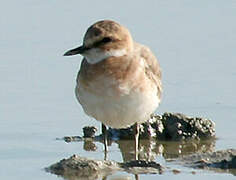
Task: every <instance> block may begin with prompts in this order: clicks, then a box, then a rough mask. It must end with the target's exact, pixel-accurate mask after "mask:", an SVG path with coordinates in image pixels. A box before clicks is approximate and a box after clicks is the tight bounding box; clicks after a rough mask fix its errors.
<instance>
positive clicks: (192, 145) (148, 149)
mask: <svg viewBox="0 0 236 180" xmlns="http://www.w3.org/2000/svg"><path fill="white" fill-rule="evenodd" d="M112 143H117V144H118V147H119V149H120V152H121V154H122V157H123V161H124V162H126V161H131V160H134V151H135V149H134V141H133V140H118V141H114V142H111V141H110V142H109V145H111V144H112ZM96 149H97V147H96V144H95V143H94V142H93V141H84V150H86V151H95V150H96ZM214 150H215V139H211V140H204V141H203V140H202V141H181V142H173V141H157V140H155V139H147V140H140V144H139V159H140V160H146V161H155V159H156V157H157V156H160V155H161V156H163V157H164V158H165V160H172V159H175V158H178V157H181V156H183V155H189V154H193V153H205V152H213V151H214Z"/></svg>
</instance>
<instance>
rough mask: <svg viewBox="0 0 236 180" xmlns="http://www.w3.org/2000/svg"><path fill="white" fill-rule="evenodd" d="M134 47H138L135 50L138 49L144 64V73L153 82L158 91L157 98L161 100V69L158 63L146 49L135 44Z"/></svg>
mask: <svg viewBox="0 0 236 180" xmlns="http://www.w3.org/2000/svg"><path fill="white" fill-rule="evenodd" d="M135 45H136V46H137V47H139V48H137V49H139V52H140V56H141V57H142V58H143V60H144V61H145V62H146V64H145V73H146V74H147V76H148V77H149V78H150V79H151V80H153V81H154V82H155V84H156V86H157V89H158V97H159V98H161V94H162V83H161V68H160V65H159V62H158V61H157V59H156V57H155V56H154V54H153V53H152V52H151V50H150V49H149V48H148V47H146V46H144V45H140V44H138V43H136V44H135Z"/></svg>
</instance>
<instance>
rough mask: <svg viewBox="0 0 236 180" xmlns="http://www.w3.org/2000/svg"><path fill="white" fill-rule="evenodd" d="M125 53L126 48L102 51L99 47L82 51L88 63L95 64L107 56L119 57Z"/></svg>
mask: <svg viewBox="0 0 236 180" xmlns="http://www.w3.org/2000/svg"><path fill="white" fill-rule="evenodd" d="M125 54H126V49H117V50H110V51H104V50H101V49H100V48H92V49H90V50H88V51H86V53H84V54H83V56H84V57H85V58H86V60H87V61H88V63H90V64H96V63H98V62H100V61H102V60H104V59H106V58H108V57H120V56H124V55H125Z"/></svg>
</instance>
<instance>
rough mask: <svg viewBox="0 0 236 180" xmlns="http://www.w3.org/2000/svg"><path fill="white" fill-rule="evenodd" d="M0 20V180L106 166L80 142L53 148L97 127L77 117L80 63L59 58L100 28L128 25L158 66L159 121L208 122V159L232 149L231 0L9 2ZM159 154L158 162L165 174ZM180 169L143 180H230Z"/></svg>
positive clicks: (114, 152) (113, 150) (235, 41)
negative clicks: (166, 115) (81, 162)
mask: <svg viewBox="0 0 236 180" xmlns="http://www.w3.org/2000/svg"><path fill="white" fill-rule="evenodd" d="M0 12H1V16H0V27H1V28H0V32H1V33H0V39H1V40H0V45H1V48H0V58H1V61H0V82H1V84H0V87H1V88H0V99H1V103H0V112H1V115H0V119H1V121H0V137H1V141H0V164H1V167H2V168H1V170H0V176H1V179H16V178H18V179H54V180H56V179H59V177H57V176H55V175H52V174H49V173H46V172H45V171H44V170H43V168H44V167H46V166H48V165H50V164H52V163H55V162H57V161H59V160H60V159H63V158H66V157H69V156H71V155H72V154H79V155H81V156H85V157H92V158H97V159H102V158H103V146H102V144H100V143H96V146H97V150H96V151H89V152H88V151H85V150H83V143H69V144H67V143H65V142H63V141H56V140H55V139H56V138H58V137H63V136H68V135H82V127H83V126H85V125H95V126H97V127H99V126H100V124H99V123H98V122H96V121H95V120H91V119H90V118H89V117H87V116H86V115H85V114H84V113H83V111H82V108H81V107H80V105H78V103H77V101H76V99H75V96H74V86H75V77H76V74H77V71H78V69H79V66H80V62H81V61H80V60H81V57H79V56H77V57H76V56H75V57H73V58H69V59H68V58H64V57H63V56H62V54H63V53H64V52H65V51H66V50H68V49H70V48H72V47H76V46H77V45H80V44H81V43H82V37H83V35H84V33H85V30H86V29H87V27H88V26H89V25H91V24H92V23H94V22H95V21H97V20H101V19H113V20H116V21H118V22H120V23H122V24H123V25H125V26H127V27H128V28H129V29H130V31H131V33H132V34H133V37H134V39H135V40H136V41H138V42H141V43H144V44H146V45H148V46H150V48H151V49H152V50H153V52H154V53H155V54H156V56H157V57H158V59H159V61H160V64H161V67H162V71H163V84H164V95H163V102H162V104H161V106H160V108H159V109H158V110H157V112H158V113H163V112H165V111H169V112H182V113H185V114H187V115H193V116H202V117H207V118H211V119H212V120H213V121H214V122H215V123H216V133H217V137H218V140H217V141H216V142H215V144H214V146H213V148H214V150H219V149H226V148H235V147H236V141H235V140H236V135H235V127H236V123H235V119H236V114H235V110H236V98H235V95H234V93H235V92H236V83H235V79H236V70H235V69H236V61H235V57H236V51H235V47H236V33H235V32H236V23H235V18H236V1H234V0H228V1H221V0H216V1H214V2H213V1H210V0H207V1H203V0H199V1H187V0H183V1H170V0H165V1H164V0H158V1H154V0H152V1H149V2H137V1H128V2H127V1H116V2H110V1H105V0H102V1H95V2H86V1H75V0H72V1H70V2H68V1H65V0H60V1H42V0H35V1H29V0H21V1H16V0H15V1H14V0H10V1H5V2H2V3H1V6H0ZM164 147H165V146H164ZM119 148H120V146H119V145H118V144H116V143H113V144H112V146H111V147H110V151H109V155H108V156H109V158H110V159H112V160H116V161H122V160H123V156H122V153H121V152H120V149H119ZM162 153H163V152H162ZM162 153H159V154H158V153H157V154H156V155H155V158H156V159H157V160H160V161H161V162H163V163H164V165H165V163H167V162H166V161H165V159H164V158H163V157H164V156H163V154H162ZM167 164H168V163H167ZM171 166H174V165H173V164H171ZM177 168H179V169H181V170H182V173H180V174H178V175H174V174H173V173H171V172H167V173H165V174H164V175H141V176H140V177H141V179H156V178H157V177H158V178H162V179H170V178H172V177H174V178H179V179H187V178H191V179H199V178H201V179H209V178H214V179H226V178H227V179H229V178H233V176H232V175H228V174H218V173H213V172H206V171H197V173H196V174H195V175H193V174H191V171H192V170H191V169H188V168H184V167H181V166H178V165H177ZM118 175H121V176H130V177H131V178H133V176H132V175H129V174H122V173H121V174H119V173H118ZM118 175H114V176H118ZM112 177H113V176H111V177H109V178H112ZM60 179H61V178H60Z"/></svg>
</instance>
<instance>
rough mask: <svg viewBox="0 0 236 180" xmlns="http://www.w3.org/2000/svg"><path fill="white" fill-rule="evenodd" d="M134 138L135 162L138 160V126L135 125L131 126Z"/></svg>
mask: <svg viewBox="0 0 236 180" xmlns="http://www.w3.org/2000/svg"><path fill="white" fill-rule="evenodd" d="M133 128H134V129H133V130H134V138H135V160H138V149H139V147H138V145H139V124H138V123H135V124H134V126H133Z"/></svg>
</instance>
